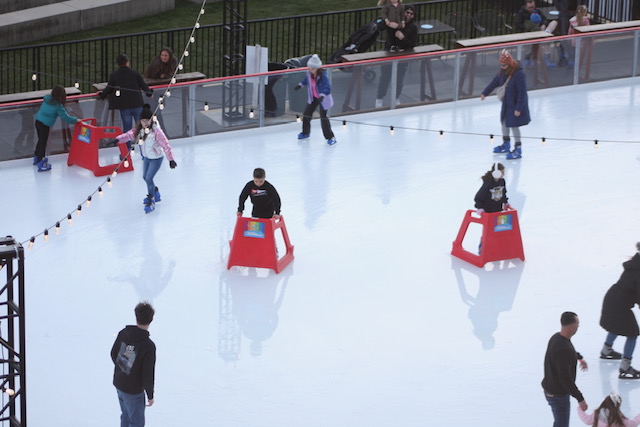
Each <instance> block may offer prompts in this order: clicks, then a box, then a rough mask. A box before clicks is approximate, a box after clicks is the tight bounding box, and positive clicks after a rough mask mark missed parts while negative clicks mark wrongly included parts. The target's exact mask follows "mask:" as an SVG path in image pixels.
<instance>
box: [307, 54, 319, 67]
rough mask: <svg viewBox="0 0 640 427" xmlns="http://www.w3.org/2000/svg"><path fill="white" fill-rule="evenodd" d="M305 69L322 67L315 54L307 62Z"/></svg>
mask: <svg viewBox="0 0 640 427" xmlns="http://www.w3.org/2000/svg"><path fill="white" fill-rule="evenodd" d="M307 67H309V68H320V67H322V61H320V58H318V55H316V54H315V53H314V54H313V56H312V57H311V58H310V59H309V62H307Z"/></svg>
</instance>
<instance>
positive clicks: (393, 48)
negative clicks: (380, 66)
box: [389, 46, 398, 52]
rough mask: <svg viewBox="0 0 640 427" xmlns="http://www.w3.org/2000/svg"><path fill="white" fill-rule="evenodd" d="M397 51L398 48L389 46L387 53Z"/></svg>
mask: <svg viewBox="0 0 640 427" xmlns="http://www.w3.org/2000/svg"><path fill="white" fill-rule="evenodd" d="M397 49H398V48H397V47H396V46H391V47H390V48H389V52H396V50H397Z"/></svg>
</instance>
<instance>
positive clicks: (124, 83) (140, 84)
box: [100, 53, 153, 150]
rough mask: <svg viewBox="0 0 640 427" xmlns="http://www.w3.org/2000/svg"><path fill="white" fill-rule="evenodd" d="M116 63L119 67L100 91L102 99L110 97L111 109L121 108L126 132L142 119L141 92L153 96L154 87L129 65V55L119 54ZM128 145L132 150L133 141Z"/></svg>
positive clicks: (121, 116) (123, 128)
mask: <svg viewBox="0 0 640 427" xmlns="http://www.w3.org/2000/svg"><path fill="white" fill-rule="evenodd" d="M116 64H118V69H117V70H115V71H114V72H112V73H111V75H110V76H109V82H108V84H107V87H106V89H105V90H103V91H102V92H100V99H105V98H107V97H109V109H110V110H120V118H121V119H122V132H123V133H124V132H128V131H129V130H130V129H131V128H132V127H133V123H136V122H138V121H140V113H141V112H142V106H143V105H144V101H143V100H142V93H141V92H144V93H145V94H146V95H147V96H148V97H149V98H151V96H152V95H153V89H150V88H149V86H148V85H147V84H146V83H145V82H144V79H143V78H142V76H141V75H140V73H139V72H137V71H136V70H134V69H132V68H131V67H129V58H128V57H127V55H125V54H123V53H122V54H120V55H118V57H117V58H116ZM127 147H128V148H129V150H131V142H127Z"/></svg>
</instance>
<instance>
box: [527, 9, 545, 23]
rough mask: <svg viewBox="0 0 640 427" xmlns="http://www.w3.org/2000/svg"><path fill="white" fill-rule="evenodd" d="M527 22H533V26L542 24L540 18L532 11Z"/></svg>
mask: <svg viewBox="0 0 640 427" xmlns="http://www.w3.org/2000/svg"><path fill="white" fill-rule="evenodd" d="M529 20H530V21H531V22H533V23H534V24H539V23H541V22H542V18H541V17H540V15H538V12H536V11H534V12H533V13H532V14H531V16H530V17H529Z"/></svg>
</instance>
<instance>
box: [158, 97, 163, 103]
mask: <svg viewBox="0 0 640 427" xmlns="http://www.w3.org/2000/svg"><path fill="white" fill-rule="evenodd" d="M162 101H164V96H161V97H160V98H158V104H162Z"/></svg>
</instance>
